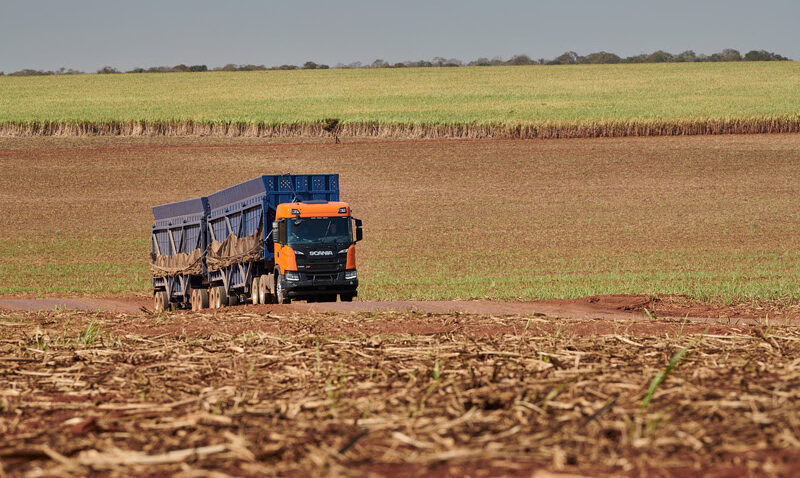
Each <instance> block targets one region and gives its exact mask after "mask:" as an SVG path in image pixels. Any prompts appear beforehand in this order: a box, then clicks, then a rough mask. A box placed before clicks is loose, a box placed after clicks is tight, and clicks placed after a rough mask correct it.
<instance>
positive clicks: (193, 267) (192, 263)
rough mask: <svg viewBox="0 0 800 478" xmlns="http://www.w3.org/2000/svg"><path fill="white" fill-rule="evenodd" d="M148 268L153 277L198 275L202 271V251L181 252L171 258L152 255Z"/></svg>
mask: <svg viewBox="0 0 800 478" xmlns="http://www.w3.org/2000/svg"><path fill="white" fill-rule="evenodd" d="M150 268H151V269H152V270H153V276H155V277H172V276H176V275H180V274H200V273H201V272H202V271H203V251H202V250H201V249H195V250H193V251H192V252H191V253H190V254H187V253H185V252H181V253H178V254H175V255H173V256H165V255H162V254H154V253H153V254H150Z"/></svg>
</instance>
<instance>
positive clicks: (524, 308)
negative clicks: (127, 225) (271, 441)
mask: <svg viewBox="0 0 800 478" xmlns="http://www.w3.org/2000/svg"><path fill="white" fill-rule="evenodd" d="M152 307H153V305H152V300H151V299H150V298H149V297H142V296H138V297H116V298H102V299H101V298H45V299H24V298H3V299H0V310H2V309H5V310H24V311H30V310H52V309H55V308H59V309H67V310H83V311H96V312H111V313H124V314H136V313H141V312H148V311H152ZM237 308H241V309H242V310H247V311H251V312H256V313H280V312H288V313H291V312H304V311H309V312H339V313H347V312H385V311H397V312H409V311H416V312H423V313H431V314H445V313H454V312H458V313H464V314H476V315H496V316H508V315H523V316H548V317H559V318H565V319H598V318H600V319H603V318H605V319H609V320H637V319H645V318H651V317H661V318H680V319H684V318H686V319H689V320H692V321H699V322H709V323H729V324H735V323H742V324H747V323H758V322H761V321H763V320H765V319H766V320H772V321H776V320H777V321H782V322H786V323H792V324H795V323H797V324H800V306H777V305H772V306H765V307H760V306H758V305H753V304H746V305H745V304H742V305H735V306H728V305H723V304H707V303H701V302H697V301H693V300H690V299H687V298H685V297H681V296H659V297H650V296H646V295H612V296H596V297H585V298H580V299H569V300H565V299H549V300H540V301H531V302H498V301H488V300H471V301H462V300H452V301H442V300H431V301H427V300H408V301H356V302H331V303H306V302H294V303H292V304H290V305H277V304H274V305H258V306H252V305H244V306H237ZM187 313H189V312H187Z"/></svg>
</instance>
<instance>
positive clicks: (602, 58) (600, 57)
mask: <svg viewBox="0 0 800 478" xmlns="http://www.w3.org/2000/svg"><path fill="white" fill-rule="evenodd" d="M620 61H622V59H621V58H620V57H618V56H617V55H615V54H613V53H608V52H605V51H599V52H597V53H590V54H588V55H586V56H581V57H578V63H580V64H605V63H619V62H620Z"/></svg>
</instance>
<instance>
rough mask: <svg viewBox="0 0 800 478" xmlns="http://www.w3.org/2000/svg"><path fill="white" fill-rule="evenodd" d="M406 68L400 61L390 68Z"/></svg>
mask: <svg viewBox="0 0 800 478" xmlns="http://www.w3.org/2000/svg"><path fill="white" fill-rule="evenodd" d="M406 66H407V65H406V64H405V63H403V62H402V61H398V62H397V63H395V64H394V65H392V68H405V67H406Z"/></svg>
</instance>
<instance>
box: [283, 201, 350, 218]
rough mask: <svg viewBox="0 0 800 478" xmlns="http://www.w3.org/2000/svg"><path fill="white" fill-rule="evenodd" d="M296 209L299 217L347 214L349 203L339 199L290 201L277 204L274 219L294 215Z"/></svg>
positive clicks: (343, 215)
mask: <svg viewBox="0 0 800 478" xmlns="http://www.w3.org/2000/svg"><path fill="white" fill-rule="evenodd" d="M292 211H298V212H299V213H300V217H330V216H341V217H345V216H349V215H350V205H349V204H347V203H346V202H341V201H311V202H290V203H283V204H279V205H278V208H277V210H276V212H275V218H276V219H282V218H285V217H294V216H296V215H297V213H293V212H292Z"/></svg>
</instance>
